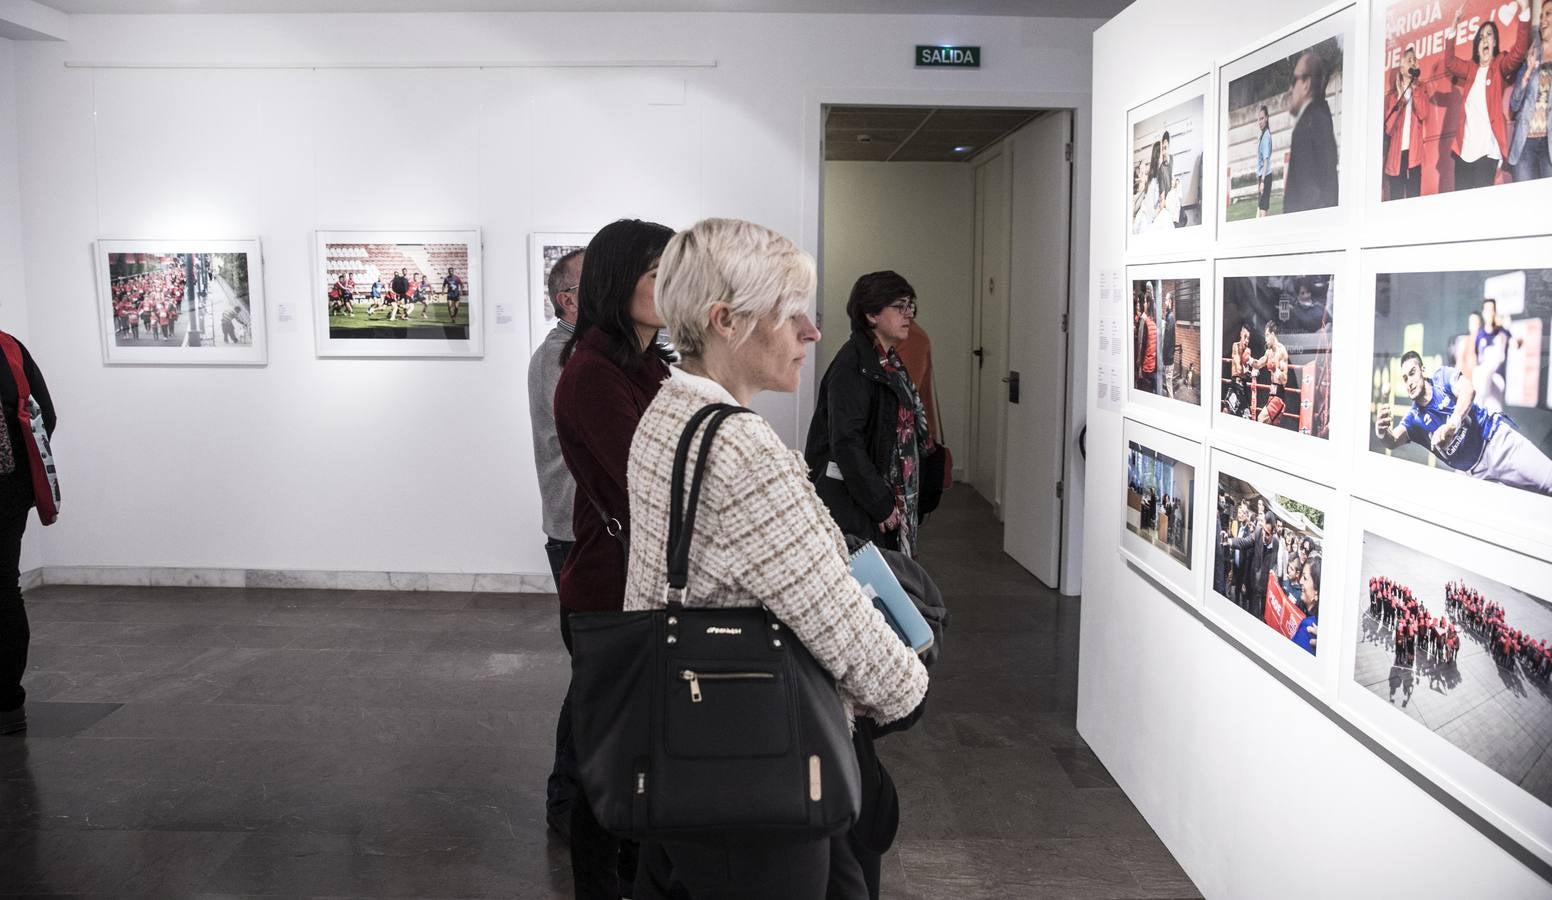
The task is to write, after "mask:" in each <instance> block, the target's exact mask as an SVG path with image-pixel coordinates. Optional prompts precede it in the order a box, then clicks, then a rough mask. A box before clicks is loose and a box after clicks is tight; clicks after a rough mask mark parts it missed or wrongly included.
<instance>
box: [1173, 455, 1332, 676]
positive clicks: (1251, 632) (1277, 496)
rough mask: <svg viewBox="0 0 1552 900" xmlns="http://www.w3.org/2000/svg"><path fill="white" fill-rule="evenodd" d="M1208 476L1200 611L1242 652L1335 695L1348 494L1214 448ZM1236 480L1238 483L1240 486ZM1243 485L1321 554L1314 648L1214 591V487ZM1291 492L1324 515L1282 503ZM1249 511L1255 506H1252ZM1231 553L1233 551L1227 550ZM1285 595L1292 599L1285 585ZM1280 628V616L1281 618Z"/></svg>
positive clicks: (1216, 491) (1217, 519) (1247, 495)
mask: <svg viewBox="0 0 1552 900" xmlns="http://www.w3.org/2000/svg"><path fill="white" fill-rule="evenodd" d="M1211 471H1212V475H1211V481H1210V482H1209V484H1208V485H1207V486H1206V489H1205V491H1204V497H1205V499H1204V500H1203V504H1202V516H1203V518H1204V519H1206V518H1209V517H1210V522H1207V523H1205V524H1204V529H1205V531H1206V533H1207V535H1208V538H1207V544H1208V546H1207V547H1206V548H1205V555H1204V560H1203V566H1202V588H1201V590H1202V612H1203V614H1204V615H1206V616H1207V617H1208V618H1209V619H1211V620H1212V621H1213V622H1215V623H1216V624H1217V625H1218V626H1219V627H1221V628H1222V629H1223V630H1224V631H1225V632H1227V633H1228V634H1229V635H1231V636H1232V637H1233V638H1234V640H1235V641H1236V642H1238V643H1239V645H1240V646H1241V647H1242V648H1243V649H1244V650H1245V652H1247V653H1250V654H1252V655H1255V656H1258V657H1260V658H1261V659H1263V660H1265V661H1266V662H1267V663H1269V664H1271V665H1272V666H1273V667H1274V668H1276V669H1277V670H1278V671H1279V672H1282V673H1283V674H1284V675H1287V676H1288V677H1290V678H1292V679H1294V680H1295V681H1296V682H1298V683H1299V684H1300V685H1302V686H1303V687H1304V688H1305V689H1306V690H1308V691H1310V692H1312V693H1314V694H1316V695H1317V696H1321V697H1324V698H1326V699H1327V700H1328V701H1329V700H1331V699H1334V698H1335V696H1336V682H1337V677H1338V674H1339V672H1340V665H1339V663H1340V660H1341V656H1342V646H1341V637H1342V632H1343V627H1342V623H1343V622H1344V621H1345V619H1344V609H1345V602H1346V593H1345V589H1346V585H1347V582H1346V580H1345V577H1344V575H1345V573H1344V564H1345V561H1346V556H1347V549H1348V548H1347V533H1346V520H1347V512H1348V509H1347V508H1348V500H1347V498H1346V497H1344V496H1342V495H1341V494H1339V493H1338V492H1336V491H1334V490H1332V489H1331V488H1329V487H1326V486H1325V485H1321V484H1316V483H1315V482H1312V481H1308V480H1305V479H1303V478H1299V477H1298V476H1296V475H1291V474H1289V473H1287V472H1284V471H1282V470H1280V469H1275V468H1272V467H1271V466H1266V465H1262V464H1260V463H1257V462H1254V461H1252V460H1249V459H1246V458H1244V457H1241V456H1238V455H1236V454H1233V453H1230V452H1228V451H1226V450H1223V449H1221V448H1213V449H1212V451H1211ZM1241 486H1244V488H1242V487H1241ZM1226 488H1227V489H1229V490H1230V491H1231V494H1230V496H1231V498H1233V497H1234V493H1233V492H1234V491H1241V490H1244V489H1248V492H1247V493H1245V496H1244V497H1240V498H1238V499H1248V498H1250V497H1251V496H1255V497H1256V498H1257V499H1260V498H1269V499H1267V500H1266V501H1265V502H1266V504H1267V506H1268V508H1269V509H1271V510H1272V511H1273V512H1274V513H1275V514H1276V515H1277V516H1278V519H1279V521H1280V522H1285V523H1287V524H1288V525H1289V526H1290V528H1292V529H1293V530H1294V531H1295V532H1296V533H1298V534H1300V536H1301V537H1302V536H1308V537H1311V538H1312V539H1313V540H1315V542H1316V543H1317V546H1318V549H1319V552H1320V554H1321V573H1320V581H1319V584H1318V588H1319V598H1320V599H1319V607H1318V610H1319V611H1318V613H1317V617H1318V621H1319V623H1320V624H1321V626H1322V627H1321V628H1320V629H1319V631H1318V632H1317V637H1318V641H1317V642H1316V643H1315V645H1314V649H1315V651H1316V652H1314V653H1313V654H1312V653H1309V652H1307V651H1306V650H1304V649H1303V648H1302V647H1300V646H1299V645H1297V644H1295V643H1294V642H1293V640H1292V639H1291V638H1290V637H1288V636H1285V634H1284V633H1283V632H1280V631H1277V630H1275V629H1274V627H1273V626H1271V625H1269V624H1268V623H1267V621H1266V619H1265V617H1264V616H1263V619H1262V620H1260V621H1258V620H1257V619H1256V618H1255V617H1254V615H1252V614H1251V613H1250V612H1249V611H1248V610H1246V609H1245V608H1243V607H1241V606H1240V605H1238V604H1236V603H1235V602H1234V601H1233V600H1232V599H1231V598H1230V596H1229V594H1228V593H1227V592H1226V591H1225V590H1221V589H1220V585H1219V581H1220V579H1219V578H1218V572H1217V567H1218V566H1219V565H1220V564H1221V563H1222V562H1224V561H1225V560H1223V559H1220V557H1219V552H1218V547H1219V544H1220V540H1219V532H1220V531H1221V530H1222V529H1221V527H1220V524H1219V522H1220V517H1219V513H1218V496H1219V491H1220V490H1223V489H1226ZM1285 498H1291V499H1292V500H1294V501H1295V502H1296V503H1299V504H1303V505H1305V506H1308V507H1312V508H1313V509H1315V510H1318V511H1319V512H1320V513H1322V514H1323V519H1322V521H1320V522H1319V523H1316V522H1315V521H1313V517H1311V516H1309V515H1308V514H1307V513H1306V512H1305V511H1304V510H1301V509H1296V508H1293V507H1292V506H1291V505H1288V504H1285V503H1284V499H1285ZM1251 514H1252V516H1254V514H1255V507H1254V506H1252V507H1251ZM1226 552H1232V551H1226ZM1288 599H1296V598H1294V597H1293V595H1292V590H1291V588H1290V590H1289V594H1288ZM1285 627H1286V620H1285Z"/></svg>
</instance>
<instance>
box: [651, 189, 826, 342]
mask: <svg viewBox="0 0 1552 900" xmlns="http://www.w3.org/2000/svg"><path fill="white" fill-rule="evenodd" d="M817 280H818V279H817V276H816V275H815V272H814V258H813V257H812V256H809V255H808V254H807V253H805V252H803V251H802V250H801V249H799V248H798V246H797V245H796V244H794V243H792V242H791V241H789V240H787V239H786V238H784V237H782V236H781V235H780V234H777V233H776V232H774V231H772V230H771V229H769V228H766V227H765V226H763V225H756V224H754V223H753V222H745V221H743V220H741V219H703V220H701V221H700V222H697V223H695V225H694V226H692V227H691V228H690V229H689V230H687V231H681V232H679V233H678V234H676V235H674V237H673V239H672V240H670V241H669V242H668V246H667V247H666V248H664V249H663V257H662V259H661V260H659V262H658V269H657V311H658V314H659V315H661V316H662V317H663V322H664V324H666V325H667V326H668V336H669V339H670V340H672V341H673V344H674V348H675V349H676V350H678V351H679V352H680V353H682V354H684V355H685V356H700V355H701V354H702V353H703V352H704V351H705V349H706V332H707V329H708V327H709V324H710V317H709V315H708V313H709V312H710V311H711V305H712V304H713V303H717V302H722V303H726V304H727V305H728V307H729V308H730V309H731V310H732V313H733V317H734V320H735V321H736V322H737V323H738V332H737V335H736V337H735V338H734V341H733V343H734V346H737V345H739V344H742V343H743V342H744V341H745V340H747V339H748V338H749V335H750V334H751V333H752V332H753V331H754V328H755V325H756V324H758V323H759V321H760V319H762V318H764V317H766V316H768V315H770V314H771V313H773V312H774V313H776V316H777V321H778V322H785V321H787V320H788V319H791V318H792V317H793V316H797V315H800V314H802V313H806V312H807V311H808V301H809V298H810V297H811V296H813V293H814V286H815V284H816V282H817Z"/></svg>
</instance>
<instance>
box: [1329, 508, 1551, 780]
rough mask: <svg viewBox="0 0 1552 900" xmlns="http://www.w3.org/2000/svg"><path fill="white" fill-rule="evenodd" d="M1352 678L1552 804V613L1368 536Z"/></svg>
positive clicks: (1434, 559)
mask: <svg viewBox="0 0 1552 900" xmlns="http://www.w3.org/2000/svg"><path fill="white" fill-rule="evenodd" d="M1361 577H1362V580H1361V581H1360V582H1359V584H1360V585H1362V586H1363V588H1366V589H1367V591H1368V597H1367V602H1365V603H1361V604H1360V605H1359V611H1358V615H1359V617H1360V619H1361V628H1360V634H1359V641H1358V646H1357V648H1356V651H1355V655H1354V663H1353V679H1354V680H1355V681H1356V682H1357V683H1358V684H1360V685H1362V686H1363V687H1364V688H1365V689H1367V690H1368V691H1369V692H1371V693H1373V694H1374V695H1376V696H1378V697H1380V698H1382V699H1384V700H1386V701H1387V702H1389V703H1390V705H1391V706H1392V707H1393V708H1395V709H1396V710H1398V711H1400V712H1402V713H1404V714H1405V715H1407V716H1409V717H1410V718H1412V719H1414V720H1416V721H1417V722H1419V723H1420V724H1422V725H1423V726H1424V727H1426V728H1428V729H1429V730H1430V731H1433V732H1435V733H1437V734H1438V735H1439V736H1441V737H1443V738H1444V739H1446V740H1448V741H1449V742H1450V743H1452V744H1454V745H1455V746H1457V747H1459V748H1460V749H1461V750H1463V751H1465V752H1466V753H1469V754H1470V755H1471V756H1473V757H1475V758H1476V759H1478V760H1479V761H1481V762H1482V763H1484V764H1485V765H1487V766H1489V767H1491V768H1492V769H1493V770H1494V771H1496V772H1498V773H1499V774H1501V775H1503V776H1504V777H1506V778H1508V779H1509V780H1511V781H1513V782H1514V783H1516V784H1518V785H1520V786H1521V787H1522V788H1524V789H1525V790H1526V791H1528V792H1529V793H1531V794H1532V795H1534V796H1535V797H1537V798H1538V799H1540V800H1541V801H1542V802H1544V803H1552V644H1549V641H1548V638H1552V604H1548V603H1547V602H1546V601H1545V600H1542V599H1540V598H1538V597H1534V596H1531V595H1530V594H1528V593H1526V592H1524V591H1521V590H1517V589H1515V588H1512V587H1510V586H1508V585H1506V584H1501V583H1499V582H1497V581H1494V580H1492V579H1489V578H1484V577H1482V576H1480V575H1476V574H1475V573H1472V572H1467V571H1463V570H1462V569H1461V568H1460V567H1459V566H1457V565H1453V564H1451V563H1447V562H1445V561H1444V560H1443V559H1441V558H1439V557H1438V556H1436V555H1434V554H1433V553H1429V552H1424V551H1422V550H1421V549H1418V548H1416V547H1413V546H1408V545H1403V544H1401V543H1398V542H1395V541H1392V540H1389V539H1387V538H1382V537H1380V536H1378V535H1375V534H1372V533H1365V534H1364V536H1363V568H1362V573H1361Z"/></svg>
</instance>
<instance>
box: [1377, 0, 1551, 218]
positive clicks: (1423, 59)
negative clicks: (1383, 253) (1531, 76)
mask: <svg viewBox="0 0 1552 900" xmlns="http://www.w3.org/2000/svg"><path fill="white" fill-rule="evenodd" d="M1513 5H1514V4H1513V0H1509V2H1508V3H1505V2H1503V0H1491V2H1490V0H1467V2H1466V3H1465V4H1464V6H1462V4H1459V3H1454V4H1442V5H1440V4H1434V3H1429V2H1427V0H1397V2H1386V0H1375V2H1374V3H1373V5H1372V6H1371V7H1370V24H1369V36H1368V47H1367V48H1366V51H1365V65H1364V68H1365V70H1366V71H1367V72H1368V79H1367V85H1368V87H1367V89H1366V91H1365V102H1364V104H1363V105H1362V108H1363V110H1364V116H1365V119H1364V131H1365V133H1366V140H1365V141H1364V148H1365V150H1364V161H1363V171H1364V180H1363V188H1362V189H1363V213H1364V228H1363V243H1364V246H1385V245H1405V244H1426V243H1432V242H1435V241H1438V240H1440V239H1441V238H1446V239H1449V240H1485V239H1490V238H1498V237H1510V236H1515V235H1520V234H1524V233H1525V232H1526V230H1527V229H1526V221H1527V220H1526V219H1525V218H1523V217H1520V216H1516V215H1515V214H1514V211H1515V210H1533V209H1546V208H1547V206H1548V205H1549V204H1552V178H1542V179H1539V180H1535V181H1529V182H1511V183H1508V184H1497V185H1493V186H1491V187H1485V188H1478V189H1474V190H1461V191H1455V190H1451V191H1448V192H1445V193H1437V192H1430V193H1426V194H1424V195H1422V196H1419V197H1410V198H1403V199H1398V200H1385V199H1383V196H1384V191H1385V181H1386V179H1385V174H1384V164H1385V153H1386V150H1387V146H1386V135H1385V122H1386V114H1387V112H1388V109H1389V106H1390V105H1391V104H1390V102H1389V101H1387V99H1386V97H1387V92H1388V88H1389V86H1390V84H1391V80H1392V79H1393V78H1394V75H1395V71H1396V69H1395V68H1394V67H1393V66H1392V60H1393V59H1399V56H1400V54H1401V52H1402V51H1404V50H1405V48H1406V46H1408V45H1409V44H1417V43H1419V42H1420V43H1421V44H1422V51H1423V52H1421V53H1419V60H1418V62H1419V69H1420V71H1421V77H1420V79H1419V81H1420V82H1421V83H1422V84H1423V85H1425V87H1426V88H1427V89H1428V90H1429V92H1430V93H1431V94H1432V96H1431V97H1430V98H1429V99H1430V102H1429V104H1428V108H1429V109H1431V110H1435V111H1434V112H1432V113H1431V119H1430V121H1429V122H1428V124H1427V127H1426V128H1425V129H1424V132H1425V138H1426V139H1427V140H1425V143H1428V142H1433V143H1435V144H1437V142H1438V141H1439V140H1441V139H1442V140H1450V139H1451V136H1452V135H1453V134H1454V132H1453V131H1451V132H1449V133H1448V134H1443V133H1440V134H1437V135H1435V134H1434V133H1433V131H1434V129H1438V130H1439V131H1441V132H1442V129H1443V126H1444V125H1445V124H1446V123H1447V122H1449V123H1453V121H1454V118H1455V110H1456V109H1458V107H1459V104H1460V102H1461V99H1460V98H1461V96H1462V95H1463V91H1464V88H1463V87H1460V86H1458V85H1456V84H1455V83H1454V82H1453V80H1452V79H1451V78H1450V77H1449V76H1448V75H1447V74H1444V73H1443V71H1442V54H1443V53H1444V52H1454V53H1456V54H1458V55H1460V56H1462V58H1464V59H1465V61H1466V62H1468V63H1469V62H1470V43H1469V40H1470V38H1468V39H1467V41H1468V42H1467V43H1464V44H1460V45H1458V46H1451V38H1450V35H1449V26H1450V23H1451V19H1452V18H1453V16H1454V12H1455V10H1456V9H1457V8H1464V10H1465V19H1464V21H1463V23H1462V30H1463V31H1469V33H1470V34H1471V35H1474V34H1475V31H1476V28H1475V27H1473V26H1474V25H1475V24H1476V23H1478V22H1479V21H1480V20H1483V19H1485V18H1486V17H1487V16H1489V15H1491V16H1493V18H1495V19H1496V20H1497V21H1496V22H1495V24H1496V26H1497V28H1498V32H1499V35H1500V37H1501V38H1502V42H1503V45H1504V46H1507V42H1509V41H1510V40H1512V37H1511V34H1512V32H1510V31H1508V30H1507V29H1506V26H1505V22H1504V19H1503V15H1504V13H1505V11H1506V10H1508V8H1509V7H1510V6H1513ZM1532 10H1534V7H1532ZM1435 13H1437V14H1438V15H1437V17H1435V15H1434V14H1435ZM1511 21H1514V23H1515V24H1516V25H1517V26H1518V25H1526V26H1527V27H1530V28H1534V27H1535V25H1536V23H1535V22H1534V21H1532V22H1529V23H1525V22H1521V21H1520V20H1519V19H1518V11H1517V10H1516V11H1515V13H1514V14H1513V15H1512V16H1511ZM1532 41H1534V33H1532ZM1508 93H1509V91H1508V88H1507V87H1506V88H1505V95H1506V97H1507V95H1508ZM1450 95H1453V96H1450ZM1423 152H1424V165H1423V167H1421V171H1420V172H1419V175H1420V181H1421V185H1420V187H1421V188H1422V189H1423V190H1425V191H1436V190H1437V185H1435V184H1433V182H1434V180H1435V179H1437V181H1438V182H1439V183H1440V184H1442V183H1443V182H1444V181H1445V180H1446V179H1449V180H1451V181H1452V180H1453V166H1454V164H1453V162H1452V157H1451V155H1450V151H1449V150H1448V149H1444V150H1438V149H1436V148H1434V147H1425V148H1424V151H1423ZM1505 163H1507V160H1505ZM1429 169H1432V170H1433V171H1432V173H1430V172H1429ZM1441 223H1448V229H1447V230H1441V228H1440V224H1441ZM1542 227H1543V226H1537V227H1536V228H1535V229H1534V230H1542Z"/></svg>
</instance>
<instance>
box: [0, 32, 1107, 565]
mask: <svg viewBox="0 0 1552 900" xmlns="http://www.w3.org/2000/svg"><path fill="white" fill-rule="evenodd" d="M1096 25H1097V23H1096V22H1093V21H1074V20H1035V19H1005V18H991V17H968V18H942V17H909V16H898V17H894V16H833V15H819V16H803V15H759V16H756V15H734V14H722V15H584V14H444V15H297V16H281V15H276V16H214V15H191V16H100V17H94V16H74V17H72V18H71V22H70V29H69V33H70V40H69V41H68V42H63V43H28V44H25V45H23V44H17V45H15V46H14V47H13V48H12V49H11V53H12V54H13V55H14V57H15V70H14V85H13V86H10V87H8V88H7V90H14V93H15V97H16V102H17V108H18V112H17V117H16V119H17V127H16V129H15V130H14V131H11V130H10V129H5V127H4V125H5V123H4V121H3V120H0V130H4V131H5V133H6V134H7V135H11V136H12V137H13V138H14V139H16V140H17V143H18V148H19V164H18V166H17V176H16V177H17V178H18V180H19V182H20V185H21V193H20V230H21V233H22V238H21V241H20V247H21V248H22V253H23V261H24V264H25V272H26V276H27V286H28V290H27V310H26V314H27V319H28V322H27V326H28V327H27V332H26V335H27V339H28V342H29V346H30V347H31V348H32V349H33V350H34V353H35V354H36V356H37V357H38V358H39V360H40V362H41V363H42V365H43V366H44V368H45V371H46V373H47V376H48V379H49V383H50V386H51V388H52V389H53V392H54V394H55V396H56V398H57V401H58V405H59V407H60V410H61V421H62V423H64V424H62V426H61V433H60V437H59V440H58V442H57V447H56V452H57V454H58V457H59V461H60V466H61V473H62V478H63V487H64V492H65V494H64V515H63V516H62V518H61V521H60V522H59V523H58V524H57V525H55V526H53V527H52V528H50V529H49V530H48V533H47V534H46V535H44V538H45V540H44V542H43V545H42V556H41V560H40V561H41V563H42V564H45V565H47V566H49V567H50V568H51V569H52V568H56V567H57V568H61V569H69V568H74V567H130V570H129V571H125V572H123V573H120V577H122V578H124V579H129V580H133V579H135V578H137V577H140V575H139V573H137V572H136V571H134V569H136V568H138V567H180V568H213V569H229V568H249V569H254V568H257V569H279V570H325V571H361V572H382V571H394V572H411V573H529V574H537V573H545V572H547V565H546V563H545V559H544V556H543V553H542V550H541V543H542V540H543V537H542V535H541V534H540V529H539V514H538V485H537V483H536V481H535V476H534V474H533V468H532V453H531V449H530V447H531V444H530V433H529V424H528V415H527V408H526V406H527V404H526V400H525V390H524V387H523V385H524V377H525V372H526V367H527V363H528V347H529V346H530V344H529V335H528V334H527V333H526V325H525V324H524V323H525V321H526V318H525V316H523V315H522V314H521V311H522V310H524V309H526V304H527V303H528V288H527V284H528V282H527V263H526V255H527V243H526V242H527V237H528V234H529V233H530V232H532V231H536V230H543V231H581V230H593V229H596V228H598V227H599V226H601V225H603V224H605V223H606V222H608V221H610V220H612V219H614V218H617V217H621V216H640V217H644V218H649V219H656V220H658V221H661V222H664V223H666V224H669V225H672V226H676V227H683V226H686V225H688V224H690V223H691V222H693V221H695V220H696V219H698V218H701V217H704V216H709V215H724V216H737V217H742V218H748V219H752V220H755V221H758V222H761V223H764V224H767V225H769V226H771V227H774V228H776V229H778V230H780V231H782V232H784V233H786V234H788V235H790V236H792V237H794V239H796V240H798V241H799V242H800V243H802V244H803V245H804V246H805V247H806V248H807V249H809V250H810V251H814V252H817V251H818V249H819V247H818V221H819V180H820V166H821V162H820V160H819V136H820V131H819V108H820V105H821V104H822V103H825V102H842V103H858V102H867V103H892V102H893V103H954V102H956V101H957V102H960V103H963V104H965V105H974V104H995V105H1007V106H1021V107H1042V106H1047V107H1056V106H1086V104H1087V92H1088V83H1089V75H1090V68H1091V65H1090V62H1091V60H1090V54H1089V49H1088V47H1089V35H1090V33H1091V32H1092V29H1093V28H1094V27H1095V26H1096ZM937 42H944V43H961V44H978V45H981V46H982V47H983V48H985V49H984V55H985V59H986V62H985V64H984V67H983V68H982V69H981V70H980V71H974V72H957V71H930V70H924V71H916V70H914V69H913V68H912V67H911V64H910V57H909V55H910V53H911V48H912V47H913V46H914V45H915V44H916V43H937ZM578 61H592V62H594V63H597V62H600V61H603V62H607V63H608V64H606V65H589V66H583V67H577V66H574V65H570V64H569V63H575V62H578ZM712 63H714V65H713V64H712ZM482 64H485V65H484V66H483V67H482ZM536 64H539V65H536ZM0 112H3V110H0ZM4 136H5V135H0V138H3V137H4ZM3 145H4V140H0V146H3ZM4 181H5V174H4V169H0V184H3V183H4ZM0 190H4V188H3V187H0ZM427 225H477V226H479V227H480V228H481V229H482V230H483V240H484V271H483V278H484V288H485V291H484V296H483V297H482V298H481V302H483V303H485V304H487V306H486V307H485V308H486V310H487V311H489V310H490V309H491V308H492V306H493V305H494V304H498V303H503V304H506V305H508V306H509V307H511V308H513V309H515V310H517V311H519V314H518V315H517V316H515V321H514V322H513V323H512V324H511V325H510V326H507V327H505V328H503V327H502V326H498V325H495V324H494V323H492V324H490V325H489V326H488V331H487V334H486V352H485V356H484V358H483V359H479V360H451V361H436V360H342V359H329V360H320V359H318V358H316V356H315V350H314V339H313V335H312V328H311V320H310V316H311V314H312V308H311V307H312V303H313V302H314V298H313V297H311V296H310V295H309V288H310V286H311V284H312V279H311V277H310V271H311V266H312V259H311V252H312V251H311V246H312V244H311V235H312V232H313V231H314V230H315V229H317V228H319V227H334V226H343V227H363V226H368V227H413V226H427ZM11 227H12V226H8V225H4V224H0V229H7V231H6V233H10V231H9V229H10V228H11ZM1085 228H1086V226H1085ZM99 236H114V237H158V238H159V237H174V238H176V237H190V236H196V237H239V238H240V237H259V238H261V239H262V240H263V242H264V243H263V246H264V264H265V271H264V283H265V290H266V295H267V301H268V305H269V312H268V314H269V330H270V336H269V364H268V365H267V366H266V367H263V368H192V369H190V368H182V369H171V368H151V367H135V368H129V367H115V368H106V367H104V366H103V365H102V359H101V348H100V337H99V331H98V329H99V325H98V322H97V321H96V318H95V315H94V309H95V307H94V284H93V272H92V256H91V242H92V241H93V240H94V239H95V238H97V237H99ZM5 246H6V247H14V246H15V243H14V242H13V243H11V244H7V245H5ZM6 252H11V251H10V250H7V249H3V248H0V254H4V253H6ZM282 312H287V313H289V316H290V319H289V320H287V319H285V318H284V317H283V316H282ZM0 315H9V312H8V311H5V309H4V303H3V302H0ZM7 321H8V322H9V321H12V320H9V319H8V320H7ZM809 376H810V383H809V384H808V385H806V386H805V388H804V391H803V392H801V393H800V394H799V395H798V396H795V397H794V396H775V395H767V396H765V397H762V398H760V399H759V400H758V401H757V402H756V406H757V407H758V408H759V409H760V411H761V412H763V413H764V414H765V415H767V416H768V417H769V418H770V419H771V421H772V422H773V424H774V425H775V427H776V428H777V430H778V431H779V432H780V433H781V434H782V436H783V437H784V438H785V439H787V440H788V441H789V442H793V443H796V442H797V441H799V440H800V439H801V436H802V430H803V428H804V427H805V426H806V423H807V414H808V411H809V410H811V408H812V400H811V394H812V372H810V373H809Z"/></svg>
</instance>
